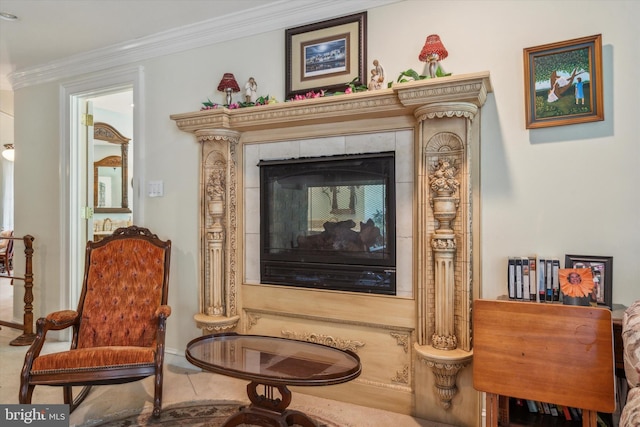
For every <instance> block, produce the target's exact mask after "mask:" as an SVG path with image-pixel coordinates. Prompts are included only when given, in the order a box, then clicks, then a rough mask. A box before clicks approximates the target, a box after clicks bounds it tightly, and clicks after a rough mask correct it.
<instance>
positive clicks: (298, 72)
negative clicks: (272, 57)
mask: <svg viewBox="0 0 640 427" xmlns="http://www.w3.org/2000/svg"><path fill="white" fill-rule="evenodd" d="M366 34H367V12H362V13H357V14H353V15H348V16H343V17H341V18H335V19H330V20H327V21H322V22H317V23H314V24H309V25H303V26H300V27H295V28H290V29H287V30H286V31H285V94H286V95H285V96H286V99H291V98H293V97H294V96H295V95H302V94H305V93H307V92H311V91H313V92H319V91H321V90H324V91H329V92H332V91H343V90H345V89H346V87H347V85H348V84H349V83H351V82H352V81H353V82H354V83H355V84H356V85H361V84H363V83H362V82H363V81H364V79H365V77H366V69H365V66H366V65H365V64H366V57H367V53H366V46H367V43H366Z"/></svg>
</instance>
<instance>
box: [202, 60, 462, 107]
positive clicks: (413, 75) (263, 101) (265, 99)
mask: <svg viewBox="0 0 640 427" xmlns="http://www.w3.org/2000/svg"><path fill="white" fill-rule="evenodd" d="M450 75H451V73H445V72H444V71H443V70H442V68H441V67H438V68H437V70H436V77H445V76H450ZM358 78H359V77H356V78H354V79H353V80H351V81H350V82H349V83H347V84H345V86H346V88H345V90H344V91H338V92H327V91H324V90H320V91H319V92H315V91H309V92H307V93H305V94H298V95H295V96H294V97H293V98H290V99H288V100H287V101H286V102H291V101H299V100H303V99H313V98H322V97H325V96H335V95H345V94H350V93H356V92H365V91H367V90H369V89H368V88H367V86H366V85H363V84H356V82H357V81H358ZM428 78H430V77H429V76H423V75H420V74H418V73H417V72H416V71H415V70H413V69H411V68H410V69H408V70H406V71H402V72H401V73H400V75H399V76H398V79H397V80H396V82H397V83H405V82H409V81H414V80H423V79H428ZM392 85H393V82H389V83H388V85H387V86H388V87H391V86H392ZM277 102H278V101H277V100H276V99H275V98H272V97H270V96H269V95H267V96H261V97H259V98H258V99H256V102H234V103H232V104H229V105H225V104H218V103H215V102H212V101H211V100H210V99H208V98H207V101H206V102H203V103H202V107H201V108H200V110H201V111H202V110H213V109H216V108H228V109H230V110H234V109H238V108H246V107H256V106H260V105H268V104H276V103H277Z"/></svg>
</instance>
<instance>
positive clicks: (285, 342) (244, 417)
mask: <svg viewBox="0 0 640 427" xmlns="http://www.w3.org/2000/svg"><path fill="white" fill-rule="evenodd" d="M185 354H186V358H187V360H188V361H189V362H191V363H192V364H193V365H195V366H198V367H199V368H202V369H204V370H206V371H210V372H215V373H218V374H222V375H227V376H231V377H235V378H240V379H244V380H249V381H250V382H249V384H248V385H247V394H248V396H249V400H250V401H251V405H249V406H248V407H242V408H240V410H239V411H238V413H236V414H234V415H232V416H231V417H229V419H227V421H226V422H225V424H224V427H232V426H237V425H240V424H243V423H246V424H253V425H260V426H282V427H285V426H292V425H294V424H299V425H301V426H303V427H317V424H316V423H315V422H314V421H313V420H312V419H311V418H309V416H307V415H306V414H304V413H302V412H300V411H295V410H291V409H287V407H288V406H289V404H290V403H291V391H289V389H288V388H287V386H324V385H332V384H340V383H344V382H347V381H351V380H352V379H354V378H356V377H358V375H360V372H361V370H362V365H361V364H360V358H359V357H358V356H357V355H356V354H355V353H353V352H352V351H349V350H340V349H337V348H333V347H329V346H325V345H322V344H315V343H309V342H304V341H296V340H292V339H288V338H278V337H267V336H258V335H239V334H236V333H223V334H212V335H205V336H202V337H199V338H196V339H194V340H192V341H190V342H189V343H188V344H187V350H186V353H185ZM259 387H263V393H262V394H261V393H260V392H258V388H259ZM274 389H277V390H278V392H279V394H280V396H277V394H276V393H274Z"/></svg>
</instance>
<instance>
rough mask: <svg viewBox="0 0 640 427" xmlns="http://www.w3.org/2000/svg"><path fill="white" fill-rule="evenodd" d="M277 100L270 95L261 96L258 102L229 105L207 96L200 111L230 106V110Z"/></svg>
mask: <svg viewBox="0 0 640 427" xmlns="http://www.w3.org/2000/svg"><path fill="white" fill-rule="evenodd" d="M277 102H278V101H277V100H276V99H275V98H272V97H270V96H269V95H267V96H261V97H259V98H258V99H256V102H233V103H231V104H229V105H226V104H218V103H215V102H212V101H211V100H210V99H209V98H207V101H206V102H203V103H202V107H201V108H200V111H203V110H215V109H216V108H228V109H230V110H235V109H237V108H245V107H255V106H258V105H268V104H275V103H277Z"/></svg>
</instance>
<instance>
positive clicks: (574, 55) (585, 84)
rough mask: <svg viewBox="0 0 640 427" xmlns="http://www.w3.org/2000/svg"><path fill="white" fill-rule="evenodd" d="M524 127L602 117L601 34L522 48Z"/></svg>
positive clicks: (568, 122) (578, 121) (557, 124)
mask: <svg viewBox="0 0 640 427" xmlns="http://www.w3.org/2000/svg"><path fill="white" fill-rule="evenodd" d="M524 84H525V90H524V93H525V110H526V125H527V129H535V128H542V127H549V126H562V125H571V124H576V123H585V122H593V121H599V120H604V106H603V99H602V35H601V34H597V35H594V36H589V37H582V38H579V39H573V40H567V41H563V42H557V43H551V44H545V45H541V46H535V47H530V48H526V49H524Z"/></svg>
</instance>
